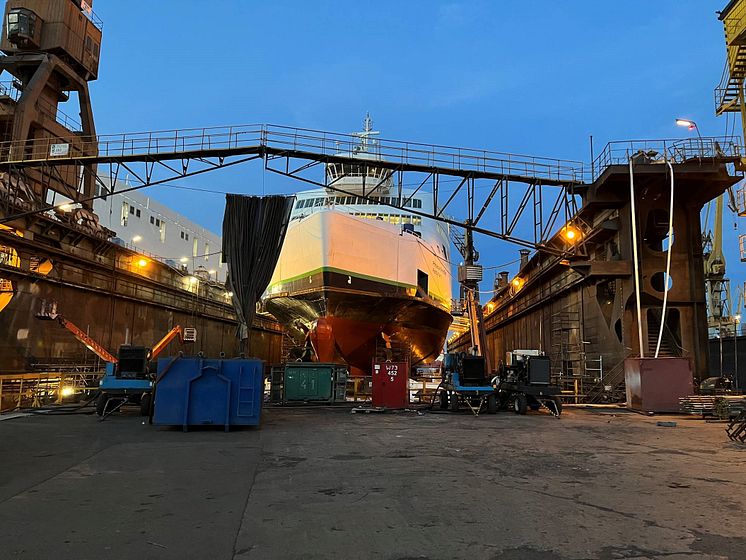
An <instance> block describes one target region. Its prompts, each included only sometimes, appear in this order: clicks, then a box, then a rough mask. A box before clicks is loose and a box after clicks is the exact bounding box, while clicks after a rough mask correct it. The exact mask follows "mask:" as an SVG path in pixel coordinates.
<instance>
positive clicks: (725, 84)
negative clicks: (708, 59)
mask: <svg viewBox="0 0 746 560" xmlns="http://www.w3.org/2000/svg"><path fill="white" fill-rule="evenodd" d="M721 18H722V19H723V27H724V28H725V44H726V47H727V49H728V60H727V62H726V64H725V69H724V70H723V76H722V78H721V79H720V84H718V87H716V88H715V113H716V114H717V115H722V114H723V113H727V112H738V111H740V110H741V107H740V93H741V92H742V91H743V83H744V78H746V2H739V3H737V4H735V5H734V6H733V7H732V8H731V9H730V10H729V11H728V12H727V13H725V14H724V15H723V16H721Z"/></svg>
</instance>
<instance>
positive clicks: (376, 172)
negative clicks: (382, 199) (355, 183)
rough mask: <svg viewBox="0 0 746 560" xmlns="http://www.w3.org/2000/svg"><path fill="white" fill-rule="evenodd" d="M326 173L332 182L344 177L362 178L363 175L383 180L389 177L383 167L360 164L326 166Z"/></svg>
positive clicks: (332, 164)
mask: <svg viewBox="0 0 746 560" xmlns="http://www.w3.org/2000/svg"><path fill="white" fill-rule="evenodd" d="M326 172H327V175H328V177H329V179H331V180H332V181H336V180H337V179H341V178H342V177H362V176H363V175H365V176H366V177H371V178H373V179H378V180H381V179H383V178H385V177H386V176H387V175H388V172H387V171H386V169H384V168H383V167H371V166H368V165H361V164H358V163H330V164H329V165H327V166H326Z"/></svg>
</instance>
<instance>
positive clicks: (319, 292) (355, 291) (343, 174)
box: [263, 118, 451, 375]
mask: <svg viewBox="0 0 746 560" xmlns="http://www.w3.org/2000/svg"><path fill="white" fill-rule="evenodd" d="M372 134H375V133H374V132H373V131H372V130H371V126H370V120H369V118H367V119H366V126H365V130H364V131H363V132H362V133H358V135H359V136H360V139H361V140H360V144H359V145H358V146H357V147H356V150H355V152H354V153H352V154H344V155H348V156H349V157H354V158H355V159H356V160H361V164H360V165H358V164H357V163H330V164H328V165H327V166H326V174H327V177H326V179H327V183H328V184H329V185H330V187H327V188H320V189H315V190H309V191H304V192H300V193H298V194H297V200H296V202H295V205H294V207H293V211H292V214H291V221H290V225H289V227H288V231H287V235H286V238H285V242H284V245H283V249H282V252H281V255H280V258H279V261H278V264H277V267H276V269H275V272H274V274H273V277H272V280H271V282H270V285H269V287H268V289H267V291H266V293H265V295H264V298H263V300H264V303H265V305H266V307H267V310H268V311H270V312H271V313H273V314H274V315H275V316H276V317H277V318H278V319H279V320H280V321H282V322H284V323H285V324H286V325H287V326H288V327H289V328H290V330H291V332H294V333H295V335H296V338H298V339H301V338H305V340H306V341H307V342H310V344H311V345H312V346H313V350H314V353H315V354H316V358H317V359H318V360H319V361H344V362H346V363H347V364H348V365H350V367H351V370H352V372H353V374H358V375H361V374H364V373H365V372H366V370H367V369H368V368H369V366H370V364H368V363H367V362H369V360H370V356H371V355H372V354H373V352H374V351H375V346H376V344H377V343H378V342H380V341H382V340H383V339H390V338H391V337H396V338H397V339H398V341H399V342H401V343H402V344H405V345H406V346H407V347H408V348H409V349H410V352H411V356H412V363H413V364H414V363H418V362H421V361H428V360H434V359H435V358H436V357H437V356H438V354H439V353H440V351H441V348H442V345H443V341H444V339H445V336H446V332H447V330H448V326H449V325H450V322H451V315H450V304H451V268H450V263H449V258H450V257H449V253H450V251H449V237H448V228H447V226H446V225H445V224H443V223H442V222H439V221H436V220H433V219H430V218H428V217H427V216H426V215H423V214H426V213H427V212H429V211H432V206H433V200H432V195H431V194H430V193H426V192H421V191H419V192H414V190H412V189H398V188H393V186H392V182H391V180H390V178H389V176H390V172H389V171H388V170H386V169H384V168H382V167H376V166H375V165H371V163H372V162H375V161H376V160H378V161H380V159H379V158H377V156H376V154H375V142H374V141H373V140H371V139H370V136H371V135H372ZM362 160H364V162H363V161H362ZM365 185H367V188H365ZM374 187H375V188H374ZM335 189H339V190H341V191H344V192H339V191H338V190H335ZM364 189H365V190H364ZM390 205H397V206H402V207H403V208H401V209H400V208H394V207H392V206H390ZM410 209H411V210H410ZM418 212H419V214H418ZM366 364H367V365H366Z"/></svg>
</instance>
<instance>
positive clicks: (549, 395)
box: [493, 350, 562, 416]
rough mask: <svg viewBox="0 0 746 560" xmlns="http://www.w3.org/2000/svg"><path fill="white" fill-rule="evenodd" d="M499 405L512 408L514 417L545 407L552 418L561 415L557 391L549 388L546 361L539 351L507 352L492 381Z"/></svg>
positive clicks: (547, 359) (548, 368)
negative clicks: (529, 409)
mask: <svg viewBox="0 0 746 560" xmlns="http://www.w3.org/2000/svg"><path fill="white" fill-rule="evenodd" d="M493 384H494V386H495V387H496V390H497V393H498V398H499V400H500V405H501V406H503V407H508V406H512V408H513V412H515V413H516V414H526V410H527V409H528V408H531V410H538V409H539V408H541V406H545V407H546V408H547V409H548V410H549V412H551V413H552V414H553V415H555V416H559V415H560V414H562V401H561V400H560V396H559V395H560V393H561V391H560V388H559V387H557V386H554V385H552V384H551V381H550V367H549V357H548V356H545V355H544V353H543V352H541V351H540V350H513V351H511V352H508V353H507V355H506V360H505V362H504V363H501V364H500V366H499V368H498V372H497V376H496V377H495V378H494V380H493Z"/></svg>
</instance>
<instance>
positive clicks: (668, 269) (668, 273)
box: [655, 161, 674, 358]
mask: <svg viewBox="0 0 746 560" xmlns="http://www.w3.org/2000/svg"><path fill="white" fill-rule="evenodd" d="M666 163H667V164H668V169H669V170H670V171H671V202H670V203H669V205H668V254H667V255H666V277H665V278H664V279H663V281H664V282H665V288H664V292H663V311H662V312H661V327H660V329H659V330H658V344H656V345H655V357H656V358H657V357H658V352H660V349H661V340H663V325H665V324H666V305H667V303H668V289H669V283H670V280H671V249H672V248H673V243H674V238H673V165H671V162H670V161H667V162H666Z"/></svg>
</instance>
